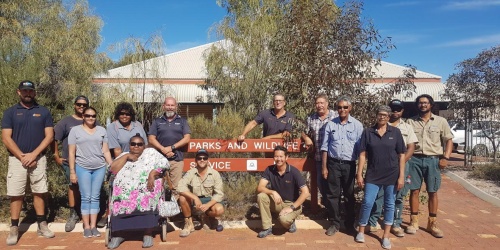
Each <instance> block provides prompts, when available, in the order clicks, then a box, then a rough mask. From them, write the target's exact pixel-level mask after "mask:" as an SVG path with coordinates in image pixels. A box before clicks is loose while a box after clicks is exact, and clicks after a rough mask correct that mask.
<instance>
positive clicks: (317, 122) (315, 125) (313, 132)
mask: <svg viewBox="0 0 500 250" xmlns="http://www.w3.org/2000/svg"><path fill="white" fill-rule="evenodd" d="M337 116H339V114H338V113H337V112H334V111H333V110H331V109H330V110H329V111H328V115H327V116H326V117H325V119H323V120H321V117H320V116H319V114H318V113H317V112H314V113H313V114H312V115H310V116H308V117H307V121H306V122H307V123H306V124H307V127H306V130H305V133H306V134H307V135H308V136H309V138H312V139H313V140H314V141H313V142H314V152H315V154H314V160H316V161H321V150H320V149H321V143H322V142H323V138H324V137H325V127H326V124H327V123H328V122H329V121H331V120H332V119H333V118H335V117H337Z"/></svg>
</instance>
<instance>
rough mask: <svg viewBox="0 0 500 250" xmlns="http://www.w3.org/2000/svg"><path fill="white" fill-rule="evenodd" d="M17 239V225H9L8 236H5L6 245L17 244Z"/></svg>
mask: <svg viewBox="0 0 500 250" xmlns="http://www.w3.org/2000/svg"><path fill="white" fill-rule="evenodd" d="M18 239H19V227H18V226H11V227H10V233H9V236H7V246H13V245H15V244H17V240H18Z"/></svg>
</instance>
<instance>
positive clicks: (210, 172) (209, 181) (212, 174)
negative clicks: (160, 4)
mask: <svg viewBox="0 0 500 250" xmlns="http://www.w3.org/2000/svg"><path fill="white" fill-rule="evenodd" d="M222 188H223V185H222V178H221V177H220V174H219V172H217V171H216V170H214V169H212V168H210V167H208V166H207V174H206V176H205V179H204V180H202V179H201V176H200V174H199V173H198V169H196V168H192V169H190V170H189V171H187V172H186V174H185V175H184V176H183V177H182V179H181V180H180V181H179V185H177V191H178V192H179V193H182V192H187V191H189V192H191V193H193V194H194V195H196V196H205V197H212V200H215V201H217V202H221V201H222V199H223V198H224V193H223V191H222Z"/></svg>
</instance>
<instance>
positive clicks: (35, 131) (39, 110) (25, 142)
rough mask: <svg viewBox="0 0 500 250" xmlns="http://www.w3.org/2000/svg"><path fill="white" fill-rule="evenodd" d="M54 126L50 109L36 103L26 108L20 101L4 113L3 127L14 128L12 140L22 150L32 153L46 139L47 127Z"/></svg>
mask: <svg viewBox="0 0 500 250" xmlns="http://www.w3.org/2000/svg"><path fill="white" fill-rule="evenodd" d="M49 127H54V122H53V120H52V115H51V114H50V111H49V110H48V109H47V108H45V107H43V106H40V105H38V104H37V103H35V104H34V105H33V106H32V107H30V108H25V107H24V106H22V105H21V104H20V103H18V104H16V105H14V106H12V107H10V108H8V109H7V110H5V112H4V113H3V119H2V129H12V140H14V142H15V143H16V145H17V146H18V147H19V149H20V150H21V152H23V153H30V152H33V150H35V149H36V148H37V147H38V146H39V145H40V143H42V141H43V139H45V128H49Z"/></svg>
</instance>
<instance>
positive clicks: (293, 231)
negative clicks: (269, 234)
mask: <svg viewBox="0 0 500 250" xmlns="http://www.w3.org/2000/svg"><path fill="white" fill-rule="evenodd" d="M288 232H289V233H295V232H297V226H296V225H295V221H293V223H292V225H290V228H289V229H288Z"/></svg>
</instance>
